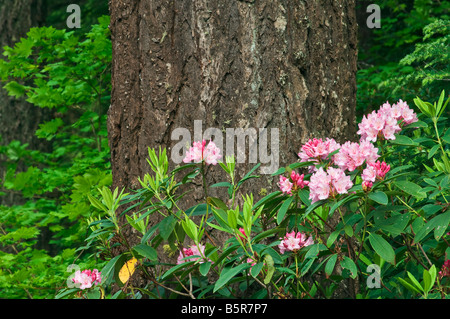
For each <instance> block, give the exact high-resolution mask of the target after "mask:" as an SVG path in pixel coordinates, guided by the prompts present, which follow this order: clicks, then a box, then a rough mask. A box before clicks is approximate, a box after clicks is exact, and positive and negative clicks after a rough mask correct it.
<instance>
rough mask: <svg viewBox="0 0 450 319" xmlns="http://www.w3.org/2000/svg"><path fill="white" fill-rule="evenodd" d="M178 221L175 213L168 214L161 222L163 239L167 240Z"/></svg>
mask: <svg viewBox="0 0 450 319" xmlns="http://www.w3.org/2000/svg"><path fill="white" fill-rule="evenodd" d="M176 223H177V220H176V218H175V216H173V215H169V216H167V217H166V218H164V219H163V220H162V221H161V222H160V223H159V234H160V235H161V237H162V239H164V240H167V238H169V236H170V234H171V233H172V231H173V230H174V228H175V224H176Z"/></svg>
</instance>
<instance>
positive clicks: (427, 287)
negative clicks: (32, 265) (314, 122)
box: [57, 92, 450, 299]
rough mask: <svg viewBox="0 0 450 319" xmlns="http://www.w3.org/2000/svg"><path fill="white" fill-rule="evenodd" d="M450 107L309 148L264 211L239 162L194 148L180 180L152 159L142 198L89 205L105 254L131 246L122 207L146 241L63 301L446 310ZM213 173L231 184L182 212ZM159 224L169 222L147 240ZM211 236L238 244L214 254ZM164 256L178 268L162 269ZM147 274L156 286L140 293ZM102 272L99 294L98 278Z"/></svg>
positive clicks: (399, 106)
mask: <svg viewBox="0 0 450 319" xmlns="http://www.w3.org/2000/svg"><path fill="white" fill-rule="evenodd" d="M449 100H450V99H447V100H446V101H445V93H444V92H442V94H441V95H440V97H439V98H438V100H437V101H436V102H433V103H430V102H425V101H422V100H421V99H420V98H416V99H414V104H415V106H416V107H415V108H414V109H413V108H410V107H409V105H408V104H407V103H406V102H404V101H402V100H399V101H397V102H396V103H394V104H390V103H389V102H386V103H384V104H383V105H382V106H380V108H379V109H378V110H376V111H373V112H372V113H370V114H366V115H365V116H364V117H363V119H362V121H361V122H360V124H359V130H358V132H357V134H358V137H359V142H351V141H348V142H345V143H343V144H339V143H337V142H336V141H335V140H334V139H331V138H324V139H321V138H320V139H311V140H309V141H308V142H307V143H305V144H304V145H303V146H302V147H301V149H300V150H299V154H298V155H299V161H298V162H296V163H292V164H290V165H288V166H286V167H282V168H280V169H279V170H278V171H277V172H275V173H274V174H273V178H275V179H276V180H277V181H278V185H279V190H276V191H273V192H271V193H269V194H267V195H265V196H264V197H262V198H260V199H259V200H256V199H255V197H254V195H253V194H245V188H244V187H245V185H246V182H247V181H249V180H251V179H253V178H258V177H259V176H257V175H256V174H255V172H256V170H257V168H258V167H259V164H258V165H256V166H255V167H254V168H253V169H252V170H250V171H249V172H248V173H247V174H246V175H245V176H244V177H243V178H242V179H240V180H236V175H235V160H234V158H233V157H226V158H225V159H222V155H221V153H220V151H221V150H220V149H218V148H217V147H216V146H215V144H214V142H213V141H209V142H208V141H196V142H194V144H193V145H192V147H191V148H190V149H189V150H188V151H187V154H186V158H185V160H184V162H185V164H184V165H182V166H179V167H177V168H175V169H174V170H171V171H169V169H168V167H169V164H168V157H167V154H166V150H165V149H159V150H155V149H149V157H148V159H147V161H148V163H149V164H150V167H151V173H149V174H146V175H145V176H144V177H143V178H142V179H141V180H140V182H141V186H142V188H141V189H138V190H133V191H130V193H125V190H122V191H120V190H118V189H115V190H110V189H109V188H108V187H102V188H99V192H100V196H98V197H96V196H89V199H90V201H91V204H92V206H93V207H94V208H95V209H96V210H97V212H98V216H97V217H94V219H93V220H91V224H90V230H91V232H90V235H89V238H88V242H89V245H91V246H94V245H95V246H97V247H98V250H99V251H102V252H105V251H108V250H111V248H112V246H113V245H126V243H127V240H126V238H125V237H124V234H123V232H122V230H123V227H124V226H125V225H121V224H120V223H119V222H118V220H119V216H118V214H117V212H118V209H119V207H121V205H124V206H123V207H128V208H126V209H121V211H122V214H125V215H126V219H127V221H128V224H129V225H131V226H132V227H133V228H134V229H135V230H136V232H137V233H138V234H140V242H139V243H138V244H137V245H134V246H126V247H125V248H126V249H125V252H124V253H122V254H120V255H117V256H113V257H111V258H110V259H109V261H108V263H107V264H106V265H105V266H104V267H103V268H101V269H100V268H99V269H97V270H92V271H91V270H87V272H85V275H84V280H85V282H84V283H83V284H82V283H81V279H80V278H81V272H78V273H72V275H71V276H70V277H69V279H68V282H69V283H70V285H69V287H67V288H65V289H62V290H61V291H60V292H59V294H58V296H57V297H58V298H72V297H76V298H90V297H95V298H143V297H145V298H176V297H180V298H256V299H260V298H335V297H339V298H347V297H350V298H446V297H447V295H448V276H449V275H450V269H449V266H450V261H448V253H449V252H450V248H449V247H450V245H449V242H448V240H449V233H448V232H449V230H448V226H449V223H450V210H449V207H450V204H449V195H450V162H449V145H450V130H449V128H448V117H447V116H446V114H448V113H445V110H446V107H447V105H448V103H449ZM414 110H418V111H417V112H416V111H414ZM222 160H223V161H222ZM217 164H218V165H217ZM209 165H215V166H216V168H214V169H222V170H224V171H225V172H226V174H227V176H228V177H229V179H228V180H227V181H222V182H220V183H217V184H214V185H206V184H204V191H205V198H204V202H203V203H199V204H197V205H195V206H194V207H190V208H184V207H180V205H179V199H180V198H182V197H183V196H185V195H186V194H185V193H180V191H179V190H180V187H181V186H182V185H186V184H191V183H192V182H193V181H194V179H196V178H202V180H205V179H204V176H205V174H206V173H205V172H206V167H207V166H209ZM191 187H195V185H191ZM210 187H224V188H225V189H226V190H227V194H228V196H227V198H222V199H221V198H217V197H211V196H208V188H210ZM238 191H242V192H243V193H244V195H243V196H242V201H240V200H238V198H236V196H238V195H237V194H238ZM188 193H189V192H188ZM130 203H133V205H131V206H130ZM226 203H228V204H226ZM238 203H241V204H238ZM155 214H161V215H162V216H163V219H162V221H161V222H159V223H157V224H156V225H153V226H151V227H149V225H150V224H149V220H150V219H151V218H153V216H154V215H155ZM102 216H104V217H102ZM211 230H214V231H219V232H222V233H225V234H226V235H227V238H228V239H227V240H226V241H225V242H223V243H219V242H216V241H215V240H214V238H212V237H211V232H210V231H211ZM113 238H116V240H112V239H113ZM117 238H118V239H117ZM161 246H162V247H163V251H164V254H167V255H169V256H172V260H173V262H172V263H171V264H169V265H167V264H163V263H162V262H160V257H161V256H158V254H159V253H158V251H161V250H158V248H161ZM137 269H139V270H140V272H139V274H140V275H141V276H143V277H144V279H145V280H146V282H147V284H146V286H145V287H135V286H133V284H132V283H131V282H132V281H131V280H130V278H132V276H133V275H135V274H136V273H137V272H136V270H137ZM99 271H100V276H101V281H100V283H98V280H97V279H98V277H97V276H92V275H89V274H93V273H98V272H99ZM343 283H347V284H346V285H342V284H343ZM348 283H351V285H350V284H348ZM113 284H114V285H117V286H118V287H119V289H117V290H116V292H115V293H114V294H113V293H112V289H111V287H112V285H113ZM340 287H341V288H342V287H344V288H345V290H344V292H342V291H340V289H338V288H340ZM338 291H340V292H339V293H338Z"/></svg>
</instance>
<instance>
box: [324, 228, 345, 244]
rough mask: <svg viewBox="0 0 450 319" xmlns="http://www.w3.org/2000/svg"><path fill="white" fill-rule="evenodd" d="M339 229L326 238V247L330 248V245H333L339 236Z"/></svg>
mask: <svg viewBox="0 0 450 319" xmlns="http://www.w3.org/2000/svg"><path fill="white" fill-rule="evenodd" d="M341 231H342V230H341V229H338V230H335V231H334V232H332V233H331V234H330V236H328V239H327V246H328V247H330V246H331V245H333V243H334V242H335V241H336V238H338V236H339V234H340V233H341Z"/></svg>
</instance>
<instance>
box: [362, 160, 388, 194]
mask: <svg viewBox="0 0 450 319" xmlns="http://www.w3.org/2000/svg"><path fill="white" fill-rule="evenodd" d="M390 169H391V166H390V165H388V164H386V162H381V163H380V161H376V162H375V163H368V164H367V167H366V168H365V169H364V170H363V172H362V174H361V178H362V180H363V181H362V187H363V190H364V191H366V192H367V191H369V190H370V189H371V188H372V186H373V183H374V182H375V181H376V180H383V179H384V177H385V176H386V174H387V173H388V172H389V170H390Z"/></svg>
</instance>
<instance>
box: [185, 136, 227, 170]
mask: <svg viewBox="0 0 450 319" xmlns="http://www.w3.org/2000/svg"><path fill="white" fill-rule="evenodd" d="M221 157H222V155H220V149H219V148H218V147H217V146H216V144H214V142H213V141H210V142H209V143H208V145H206V141H205V140H203V141H202V142H194V143H193V146H192V147H190V148H189V150H188V151H187V153H186V156H185V158H184V159H183V162H184V163H190V162H194V163H200V162H202V161H203V160H204V161H205V163H206V164H208V165H209V164H212V165H216V164H217V161H218V160H219V159H220V158H221Z"/></svg>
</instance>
